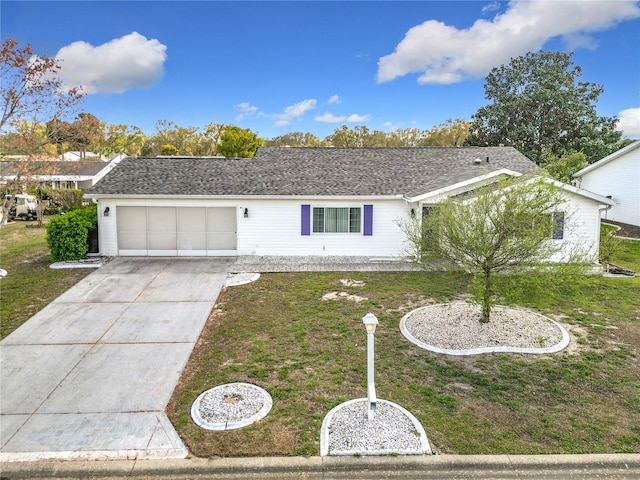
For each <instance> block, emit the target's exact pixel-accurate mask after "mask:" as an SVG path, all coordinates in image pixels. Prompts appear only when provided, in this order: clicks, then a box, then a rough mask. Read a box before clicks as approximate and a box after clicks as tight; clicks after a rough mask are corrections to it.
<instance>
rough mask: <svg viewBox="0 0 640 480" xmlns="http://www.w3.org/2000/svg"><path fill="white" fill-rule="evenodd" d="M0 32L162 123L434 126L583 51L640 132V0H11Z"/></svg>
mask: <svg viewBox="0 0 640 480" xmlns="http://www.w3.org/2000/svg"><path fill="white" fill-rule="evenodd" d="M0 14H1V25H0V26H1V30H0V31H1V36H2V39H3V40H4V39H6V38H14V39H16V40H18V41H19V42H20V43H21V44H25V43H30V44H31V45H32V47H33V48H34V51H35V52H36V53H38V54H43V55H49V56H57V57H58V58H60V59H62V60H63V62H62V65H63V69H62V72H61V78H63V79H64V81H65V82H66V83H68V84H69V85H73V84H80V85H83V86H84V88H85V90H86V91H87V92H88V93H89V95H87V97H86V98H85V100H84V102H83V105H82V110H84V111H87V112H90V113H92V114H94V115H96V116H97V117H98V118H99V119H101V120H102V121H105V122H107V123H109V124H126V125H136V126H139V127H140V128H142V129H143V130H144V131H145V132H146V133H147V134H152V133H153V132H154V131H155V129H154V126H155V124H156V122H157V121H158V120H161V119H164V120H169V121H172V122H175V123H176V124H178V125H180V126H185V127H186V126H196V127H204V126H205V125H206V124H207V123H211V122H216V123H232V124H235V125H238V126H241V127H243V128H250V129H251V130H253V131H255V132H257V133H258V134H259V135H260V136H262V137H265V138H272V137H274V136H277V135H282V134H284V133H287V132H294V131H302V132H311V133H313V134H315V135H317V136H318V137H320V138H324V137H325V136H327V135H329V134H330V133H331V132H333V130H334V129H336V128H339V127H340V126H341V125H345V124H346V125H349V126H350V127H353V126H356V125H366V126H367V127H369V128H370V129H371V130H374V129H375V130H383V131H390V130H393V129H394V128H410V127H416V128H420V129H429V128H431V127H432V126H434V125H437V124H440V123H442V122H444V121H445V120H447V119H448V118H464V119H467V120H469V119H470V118H471V115H472V114H473V113H474V112H475V111H476V110H477V109H478V108H479V107H481V106H482V105H485V104H486V103H487V101H486V100H485V99H484V90H483V85H484V78H485V77H486V75H487V73H489V71H490V70H491V68H493V67H496V66H499V65H501V64H503V63H506V62H508V61H509V59H510V58H512V57H515V56H519V55H522V54H525V53H526V52H528V51H538V50H540V49H544V50H559V51H574V52H575V55H574V62H575V63H576V64H577V65H579V66H581V67H582V70H583V76H582V80H583V81H590V82H595V83H598V84H602V85H603V86H604V89H605V92H604V93H603V94H602V95H601V97H600V100H599V102H598V106H597V110H598V113H599V114H600V115H606V116H611V115H618V116H620V118H621V122H620V125H619V126H620V129H622V130H623V132H624V134H625V136H627V137H630V138H640V47H639V46H640V2H638V1H627V0H602V1H587V0H577V1H570V0H551V1H549V0H540V1H519V0H516V1H511V2H496V1H422V2H418V1H411V2H402V1H377V2H365V1H357V2H341V1H331V2H310V1H289V2H269V1H262V2H249V1H228V2H215V1H197V2H187V1H183V2H176V1H164V2H163V1H144V2H127V1H109V2H98V1H92V2H82V1H73V2H58V1H48V2H30V1H20V2H12V1H5V0H3V1H2V2H1V3H0Z"/></svg>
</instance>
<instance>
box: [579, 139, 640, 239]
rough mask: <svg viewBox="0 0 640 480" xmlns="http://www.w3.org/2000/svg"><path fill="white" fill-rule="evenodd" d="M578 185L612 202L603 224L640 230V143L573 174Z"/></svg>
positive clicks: (605, 213) (604, 214)
mask: <svg viewBox="0 0 640 480" xmlns="http://www.w3.org/2000/svg"><path fill="white" fill-rule="evenodd" d="M573 178H574V184H575V185H576V186H578V187H580V188H582V189H585V190H589V191H591V192H594V193H597V194H599V195H602V196H605V197H608V198H611V200H613V202H614V204H613V205H612V206H611V208H609V209H607V210H603V212H602V219H603V220H613V221H615V222H620V223H627V224H629V225H636V226H640V140H639V141H636V142H634V143H632V144H630V145H627V146H626V147H624V148H622V149H620V150H618V151H617V152H614V153H612V154H611V155H609V156H607V157H605V158H603V159H601V160H598V161H597V162H595V163H592V164H591V165H589V166H587V167H585V168H583V169H582V170H580V171H578V172H576V173H574V174H573Z"/></svg>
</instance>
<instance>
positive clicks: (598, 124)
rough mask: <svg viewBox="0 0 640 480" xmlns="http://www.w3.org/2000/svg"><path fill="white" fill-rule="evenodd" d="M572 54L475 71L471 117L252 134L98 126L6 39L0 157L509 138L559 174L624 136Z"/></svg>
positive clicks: (205, 152)
mask: <svg viewBox="0 0 640 480" xmlns="http://www.w3.org/2000/svg"><path fill="white" fill-rule="evenodd" d="M572 56H573V54H572V53H561V52H543V51H540V52H537V53H531V52H530V53H527V54H526V55H523V56H520V57H517V58H514V59H511V61H510V62H509V63H508V64H505V65H501V66H499V67H496V68H494V69H493V70H492V71H491V72H490V73H489V75H488V76H487V77H486V79H485V85H484V89H485V98H486V99H487V100H489V101H490V103H489V104H487V105H486V106H483V107H481V108H479V109H478V110H477V111H476V113H474V114H473V115H472V117H471V121H467V120H464V119H459V118H458V119H448V120H446V121H445V122H444V123H442V124H440V125H436V126H434V127H433V128H431V129H429V130H421V129H418V128H406V129H397V130H393V131H390V132H385V131H380V130H370V129H369V128H368V127H367V126H364V125H362V126H355V127H353V128H349V127H348V126H347V125H343V126H341V127H339V128H336V129H335V130H334V131H333V133H331V134H330V135H328V136H326V137H325V138H323V139H320V138H319V137H317V136H315V135H314V134H312V133H309V132H291V133H286V134H284V135H280V136H277V137H274V138H271V139H264V138H260V137H259V136H258V134H257V133H255V132H252V131H251V130H250V129H248V128H241V127H238V126H235V125H229V124H222V123H215V122H212V123H209V124H207V125H205V126H204V127H196V126H187V127H185V126H181V125H177V124H175V123H174V122H172V121H169V120H159V121H158V122H157V123H156V125H155V132H154V133H153V134H150V135H147V134H145V133H144V132H143V131H142V130H141V129H140V128H139V127H137V126H135V125H126V124H114V125H107V124H106V123H105V122H102V121H100V120H99V119H98V118H96V117H95V116H94V115H92V114H91V113H88V112H83V113H80V114H78V115H77V116H75V118H73V120H71V121H68V120H66V119H68V118H70V117H73V112H74V111H75V110H76V109H77V107H78V106H79V104H80V102H81V101H82V99H83V97H84V92H83V91H82V90H81V89H72V90H63V89H62V88H61V87H62V85H61V82H60V81H59V79H57V78H56V76H55V71H56V70H57V69H59V68H60V65H58V63H57V62H56V61H55V59H52V58H49V57H43V56H36V55H34V53H33V52H32V50H31V47H30V46H29V45H27V46H26V47H23V48H20V47H19V45H18V42H17V41H15V40H12V39H8V40H5V41H4V42H3V43H2V44H0V74H1V75H2V78H3V82H2V84H1V85H0V97H1V99H2V110H1V112H0V113H1V114H2V115H1V117H0V156H1V155H26V156H47V155H60V154H62V153H63V152H64V151H67V150H74V151H80V152H81V155H83V156H84V153H86V152H89V151H91V152H95V153H99V154H102V155H110V154H114V153H125V154H127V155H131V156H140V155H142V156H156V155H180V156H217V155H222V156H225V157H253V156H254V155H255V152H256V150H257V148H258V147H259V146H261V145H268V146H291V147H354V148H358V147H417V146H446V147H454V146H463V145H474V146H502V145H504V146H513V147H514V148H516V149H517V150H519V151H520V152H521V153H523V154H524V155H526V156H527V157H528V158H530V159H531V160H533V161H535V162H536V163H537V164H538V165H540V166H543V167H544V168H546V169H547V170H548V171H549V172H550V173H551V175H553V176H554V177H556V178H558V179H560V180H562V181H565V182H566V181H569V180H570V179H571V175H572V174H573V173H574V172H576V171H577V170H579V169H580V168H583V167H584V166H586V165H587V164H589V163H593V162H595V161H597V160H599V159H600V158H603V157H605V156H606V155H609V154H610V153H612V152H614V151H616V150H617V149H619V148H621V147H623V146H625V145H626V144H627V143H630V142H631V140H622V138H621V137H622V134H621V132H619V131H617V130H616V124H617V121H618V119H617V118H616V117H615V116H613V117H603V116H599V115H597V113H596V104H597V101H598V97H599V96H600V95H601V94H602V93H603V91H604V88H603V87H602V85H597V84H595V83H592V82H583V81H581V80H580V77H581V75H582V70H581V68H580V67H579V66H577V65H575V64H574V63H573V61H572Z"/></svg>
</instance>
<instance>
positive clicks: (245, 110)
mask: <svg viewBox="0 0 640 480" xmlns="http://www.w3.org/2000/svg"><path fill="white" fill-rule="evenodd" d="M233 109H234V110H237V111H238V112H240V113H239V114H238V115H237V116H236V120H237V121H240V120H243V119H244V118H245V117H253V116H254V115H256V114H257V113H258V107H256V106H254V105H251V104H250V103H249V102H242V103H239V104H238V105H234V107H233Z"/></svg>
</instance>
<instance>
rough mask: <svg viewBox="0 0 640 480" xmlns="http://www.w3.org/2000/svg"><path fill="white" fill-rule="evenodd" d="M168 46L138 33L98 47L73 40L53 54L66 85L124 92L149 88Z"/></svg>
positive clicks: (157, 78)
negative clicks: (58, 61) (59, 61)
mask: <svg viewBox="0 0 640 480" xmlns="http://www.w3.org/2000/svg"><path fill="white" fill-rule="evenodd" d="M166 50H167V47H166V46H165V45H163V44H161V43H160V42H159V41H158V40H155V39H153V40H148V39H147V38H146V37H144V36H143V35H140V34H139V33H137V32H132V33H130V34H128V35H125V36H123V37H120V38H116V39H114V40H111V41H110V42H107V43H104V44H102V45H99V46H97V47H94V46H93V45H91V44H89V43H87V42H82V41H80V42H74V43H72V44H70V45H67V46H66V47H62V48H61V49H60V50H59V51H58V53H57V54H56V59H58V60H61V66H62V68H61V69H60V73H59V78H60V80H61V81H62V83H63V85H64V87H65V88H73V87H78V86H80V87H82V89H83V90H84V92H85V93H87V94H95V93H123V92H125V91H127V90H130V89H132V88H149V87H151V86H153V85H155V84H157V83H158V82H159V81H160V79H161V78H162V76H163V74H164V68H163V67H164V62H165V60H166V59H167V54H166Z"/></svg>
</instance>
